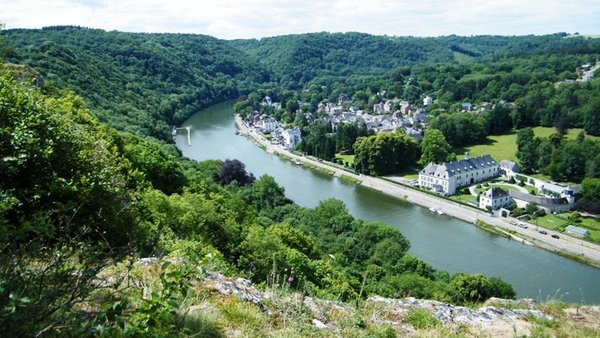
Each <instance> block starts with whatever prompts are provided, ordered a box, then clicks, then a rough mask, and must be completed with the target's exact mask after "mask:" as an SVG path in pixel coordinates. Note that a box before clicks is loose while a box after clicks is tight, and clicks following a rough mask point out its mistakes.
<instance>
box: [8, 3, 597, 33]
mask: <svg viewBox="0 0 600 338" xmlns="http://www.w3.org/2000/svg"><path fill="white" fill-rule="evenodd" d="M0 23H4V24H5V28H41V27H45V26H55V25H76V26H84V27H91V28H101V29H105V30H119V31H127V32H172V33H198V34H206V35H211V36H214V37H217V38H221V39H238V38H242V39H246V38H261V37H269V36H277V35H285V34H296V33H309V32H324V31H325V32H331V33H333V32H350V31H352V32H363V33H370V34H374V35H390V36H408V35H412V36H441V35H450V34H456V35H465V36H469V35H482V34H494V35H526V34H536V35H539V34H549V33H556V32H567V33H575V32H578V33H581V34H591V35H598V34H600V1H598V0H330V1H328V0H278V1H275V0H169V1H163V0H0Z"/></svg>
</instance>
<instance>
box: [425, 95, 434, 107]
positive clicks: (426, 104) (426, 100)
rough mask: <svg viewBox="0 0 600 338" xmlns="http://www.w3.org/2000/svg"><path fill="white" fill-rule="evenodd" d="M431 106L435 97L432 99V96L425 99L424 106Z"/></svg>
mask: <svg viewBox="0 0 600 338" xmlns="http://www.w3.org/2000/svg"><path fill="white" fill-rule="evenodd" d="M430 104H433V97H431V96H425V97H424V98H423V105H424V106H428V105H430Z"/></svg>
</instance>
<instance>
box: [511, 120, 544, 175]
mask: <svg viewBox="0 0 600 338" xmlns="http://www.w3.org/2000/svg"><path fill="white" fill-rule="evenodd" d="M539 142H540V141H539V139H538V138H535V139H534V134H533V129H531V128H523V129H521V130H519V132H518V133H517V154H516V155H517V158H518V159H519V164H520V167H521V169H522V170H523V172H524V173H525V174H531V173H533V172H535V171H536V170H537V153H538V144H539Z"/></svg>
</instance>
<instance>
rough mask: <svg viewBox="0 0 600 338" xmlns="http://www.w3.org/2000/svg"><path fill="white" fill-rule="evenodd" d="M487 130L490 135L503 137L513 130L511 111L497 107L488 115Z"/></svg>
mask: <svg viewBox="0 0 600 338" xmlns="http://www.w3.org/2000/svg"><path fill="white" fill-rule="evenodd" d="M486 121H487V126H486V130H487V133H488V134H489V135H502V134H506V133H508V132H509V131H510V130H511V129H512V119H511V117H510V109H508V108H507V107H504V106H502V105H497V106H496V107H494V109H492V110H491V111H490V112H489V113H488V114H487V118H486Z"/></svg>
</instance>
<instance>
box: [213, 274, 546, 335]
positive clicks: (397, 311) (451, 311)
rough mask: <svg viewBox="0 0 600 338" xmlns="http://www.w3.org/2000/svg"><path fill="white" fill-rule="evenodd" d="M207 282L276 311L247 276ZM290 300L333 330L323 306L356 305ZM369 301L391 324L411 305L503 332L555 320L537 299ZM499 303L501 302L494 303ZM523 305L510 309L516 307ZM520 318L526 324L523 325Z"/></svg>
mask: <svg viewBox="0 0 600 338" xmlns="http://www.w3.org/2000/svg"><path fill="white" fill-rule="evenodd" d="M204 284H205V285H206V286H209V287H212V288H214V289H215V290H217V291H218V292H220V293H222V294H224V295H228V296H229V295H233V296H237V297H239V298H240V299H242V300H245V301H248V302H251V303H253V304H255V305H256V306H258V307H259V308H260V309H261V310H262V311H263V312H264V313H266V314H267V315H268V316H271V315H272V312H271V310H270V309H269V308H268V307H267V306H266V305H265V304H264V303H263V300H264V299H268V298H269V295H268V294H265V293H262V292H260V291H258V290H256V288H254V287H253V286H252V283H251V282H250V281H249V280H247V279H244V278H229V277H225V276H223V275H222V274H220V273H214V272H207V274H206V276H205V282H204ZM288 301H289V302H294V303H297V302H301V303H302V304H304V306H305V307H306V308H307V309H309V311H310V312H311V313H312V318H313V320H312V323H313V325H314V326H315V327H317V328H319V329H323V330H331V329H332V328H333V327H334V326H335V323H331V322H329V323H328V322H327V320H326V319H327V317H328V316H327V314H325V313H323V309H329V310H335V311H337V312H345V313H354V312H355V311H354V309H352V308H350V307H349V305H348V304H344V303H337V302H331V301H324V300H319V299H315V298H311V297H294V296H291V297H290V299H289V300H288ZM367 302H371V303H375V304H378V305H382V306H383V308H384V309H385V311H386V312H388V313H390V314H393V315H391V316H389V317H392V318H397V319H398V320H396V321H394V320H388V321H386V323H387V324H390V325H393V326H401V327H404V326H406V323H405V322H404V321H403V318H404V317H405V315H406V313H408V311H409V310H411V309H419V308H420V309H426V310H427V311H429V312H430V313H431V314H432V315H433V316H435V318H437V319H438V320H439V321H440V322H441V323H442V324H444V325H451V324H465V325H470V326H478V327H486V328H494V327H495V329H494V330H495V332H496V333H500V334H502V332H504V330H502V329H499V327H505V328H506V331H507V333H510V332H514V330H515V327H522V326H524V325H525V323H526V322H527V320H526V319H527V318H530V317H531V316H533V317H540V318H546V319H549V320H551V319H552V318H551V317H550V316H548V315H546V314H544V313H543V312H541V311H539V310H535V309H533V306H534V305H535V303H534V302H533V301H531V300H520V301H510V300H503V299H490V300H489V301H488V302H486V304H484V306H483V307H481V308H479V309H471V308H467V307H463V306H454V305H451V304H448V303H443V302H438V301H434V300H423V299H416V298H412V297H408V298H404V299H390V298H383V297H379V296H375V297H371V298H369V299H368V300H367ZM491 304H497V305H500V307H498V306H492V305H491ZM515 305H518V307H519V309H509V308H505V307H502V306H507V307H515ZM519 322H521V324H523V325H519Z"/></svg>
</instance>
